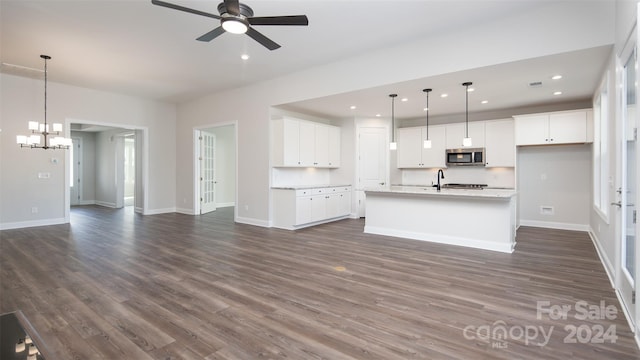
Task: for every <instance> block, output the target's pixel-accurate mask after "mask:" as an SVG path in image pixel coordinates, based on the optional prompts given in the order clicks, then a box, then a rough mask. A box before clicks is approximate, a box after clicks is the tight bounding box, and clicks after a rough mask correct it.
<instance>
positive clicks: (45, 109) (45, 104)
mask: <svg viewBox="0 0 640 360" xmlns="http://www.w3.org/2000/svg"><path fill="white" fill-rule="evenodd" d="M43 59H44V131H45V132H46V133H48V132H49V131H47V58H46V57H44V58H43ZM45 145H46V144H45Z"/></svg>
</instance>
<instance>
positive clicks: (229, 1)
mask: <svg viewBox="0 0 640 360" xmlns="http://www.w3.org/2000/svg"><path fill="white" fill-rule="evenodd" d="M224 6H225V7H226V8H227V12H228V13H229V14H231V15H236V16H238V15H240V2H239V1H238V0H224Z"/></svg>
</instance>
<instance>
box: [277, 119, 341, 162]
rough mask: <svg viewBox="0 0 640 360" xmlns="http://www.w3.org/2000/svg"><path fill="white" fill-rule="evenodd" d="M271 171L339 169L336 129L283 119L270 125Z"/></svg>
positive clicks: (338, 134)
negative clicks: (312, 168) (316, 168)
mask: <svg viewBox="0 0 640 360" xmlns="http://www.w3.org/2000/svg"><path fill="white" fill-rule="evenodd" d="M271 139H272V144H271V156H272V165H273V166H275V167H322V168H332V167H339V166H340V128H339V127H336V126H331V125H325V124H320V123H315V122H311V121H305V120H298V119H294V118H289V117H284V118H282V119H277V120H273V121H272V123H271Z"/></svg>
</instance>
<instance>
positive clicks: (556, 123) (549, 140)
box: [513, 110, 593, 145]
mask: <svg viewBox="0 0 640 360" xmlns="http://www.w3.org/2000/svg"><path fill="white" fill-rule="evenodd" d="M513 118H514V119H515V137H516V145H547V144H575V143H586V142H591V141H593V140H592V139H591V137H590V136H589V133H590V131H589V129H590V124H589V121H591V116H590V111H589V110H576V111H560V112H553V113H544V114H532V115H518V116H514V117H513Z"/></svg>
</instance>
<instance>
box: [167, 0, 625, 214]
mask: <svg viewBox="0 0 640 360" xmlns="http://www.w3.org/2000/svg"><path fill="white" fill-rule="evenodd" d="M614 15H615V5H614V4H613V3H610V2H550V3H544V4H543V5H541V6H540V7H539V8H537V9H534V10H532V11H530V12H527V13H523V14H521V15H520V16H514V17H510V18H506V19H496V20H495V21H493V22H491V23H490V24H485V25H481V26H474V24H469V26H468V27H467V28H465V29H461V30H460V32H457V33H454V32H452V33H449V34H445V35H442V34H439V36H437V37H431V38H425V39H421V40H419V41H416V42H411V43H404V44H399V45H398V46H396V47H394V48H385V49H380V50H377V51H374V52H371V53H367V54H362V55H360V56H358V57H354V58H349V59H345V60H343V61H338V62H335V63H330V64H326V65H323V66H319V67H316V68H313V69H309V70H306V71H302V72H298V73H292V74H290V75H288V76H284V77H280V78H276V79H273V80H270V81H266V82H262V83H258V84H254V85H251V86H248V87H245V88H239V89H234V90H229V91H225V92H220V93H215V94H211V95H209V96H205V97H203V98H201V99H198V100H195V101H192V102H189V103H185V104H181V105H179V106H178V120H179V123H180V126H179V127H178V129H177V145H178V146H177V149H178V151H177V171H178V173H179V174H184V176H180V177H179V178H178V179H177V190H176V196H177V198H178V199H187V200H188V201H190V202H192V201H193V200H192V199H193V185H192V184H193V179H192V178H189V176H188V175H187V174H193V169H192V167H193V162H192V161H190V158H191V152H192V151H191V149H193V136H192V135H191V132H192V129H193V128H194V127H198V126H202V125H203V124H211V123H212V122H214V123H218V122H229V121H237V122H238V141H239V143H238V147H239V153H238V176H239V178H238V214H237V219H236V220H238V221H240V222H246V223H252V224H256V225H263V226H268V221H269V207H270V206H269V185H270V184H269V182H270V177H269V174H270V172H269V140H268V138H269V136H268V134H269V125H268V123H269V119H270V117H269V116H270V113H269V108H270V106H272V105H278V104H285V103H289V102H294V101H300V100H304V99H310V98H315V97H320V96H327V95H332V94H337V93H341V92H347V91H353V90H358V89H363V88H368V87H374V86H380V85H384V84H388V83H394V82H399V81H407V80H413V79H418V78H423V77H428V76H433V75H438V74H443V73H449V72H455V71H461V70H466V69H472V68H476V67H481V66H488V65H495V64H499V63H504V62H510V61H517V60H523V59H528V58H532V57H538V56H545V55H550V54H555V53H560V52H567V51H573V50H578V49H585V48H590V47H595V46H602V45H608V44H612V43H613V41H614V32H615V30H614V25H613V24H614ZM186 206H189V207H193V204H192V203H190V204H186Z"/></svg>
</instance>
